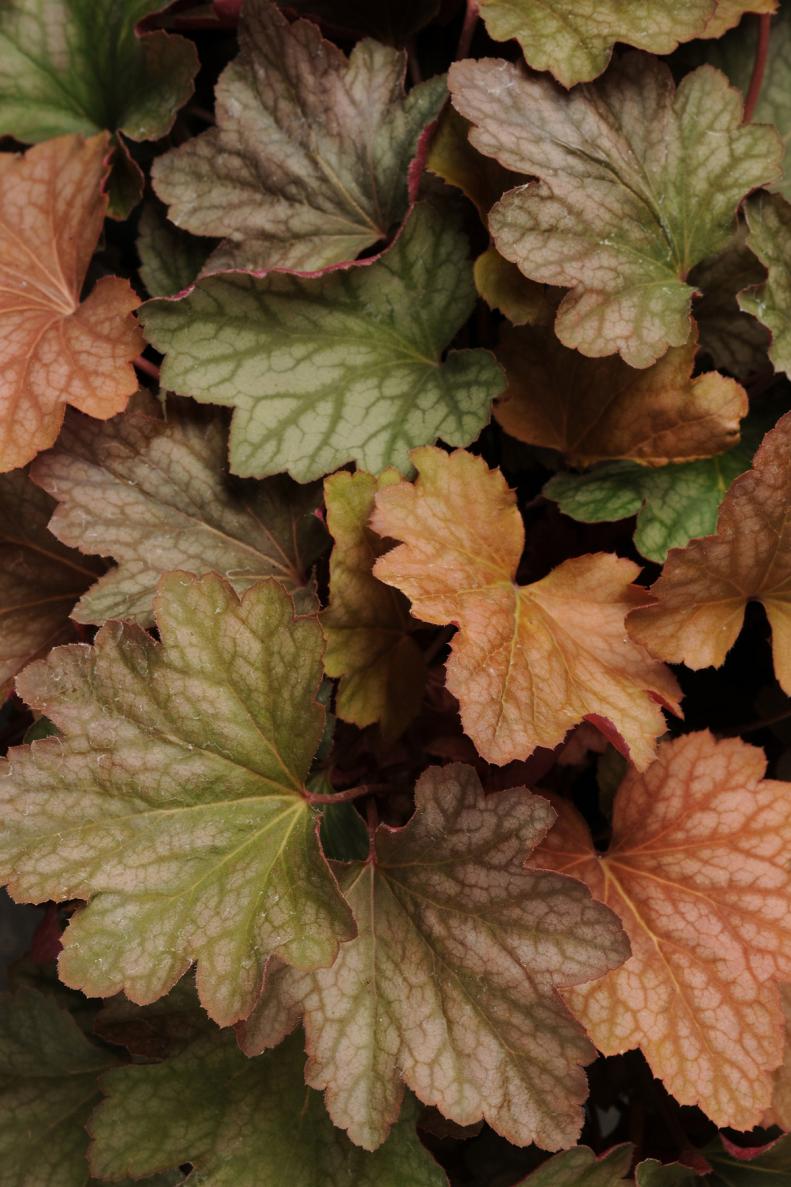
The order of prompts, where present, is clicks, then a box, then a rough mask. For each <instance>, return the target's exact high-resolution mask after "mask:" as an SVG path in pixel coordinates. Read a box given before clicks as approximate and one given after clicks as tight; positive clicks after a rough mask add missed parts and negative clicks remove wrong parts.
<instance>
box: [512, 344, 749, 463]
mask: <svg viewBox="0 0 791 1187" xmlns="http://www.w3.org/2000/svg"><path fill="white" fill-rule="evenodd" d="M696 350H697V339H696V337H693V338H691V339H690V341H689V342H688V343H687V344H686V346H678V347H675V348H673V349H671V350H669V351H668V352H667V354H665V355H663V356H662V358H661V359H659V361H658V362H656V363H654V364H653V366H651V367H648V368H646V369H645V370H642V371H637V370H635V369H634V368H633V367H630V366H628V365H627V364H626V363H625V362H624V361H623V360H622V359H621V358H620V357H619V356H618V355H611V356H609V357H607V358H601V359H590V358H586V357H585V355H582V354H580V353H579V351H577V350H569V348H568V347H567V346H564V345H563V343H562V342H559V341H558V339H557V338H555V336H554V334H551V333H549V334H548V333H546V331H542V330H538V329H531V328H529V327H525V328H523V329H519V330H515V329H510V328H509V327H506V329H505V331H504V333H503V336H502V341H501V344H500V347H499V348H498V350H497V357H498V359H499V360H500V362H501V363H502V364H503V366H504V367H505V370H506V373H507V375H508V389H507V391H506V392H505V394H504V396H502V397H501V399H500V400H498V402H497V403H496V404H495V409H494V414H495V416H496V418H497V420H498V421H499V422H500V424H501V425H502V426H503V428H504V429H505V431H506V432H507V433H510V434H511V436H512V437H516V438H517V439H518V440H519V441H526V442H527V443H528V444H529V445H543V446H545V447H546V448H548V449H557V450H558V451H559V452H560V453H563V454H565V456H566V457H567V458H568V459H569V461H571V463H572V464H573V465H581V466H589V465H591V463H592V462H597V461H604V460H608V461H611V460H615V459H629V460H634V461H639V462H642V463H643V464H644V465H648V466H663V465H665V463H667V462H682V461H684V462H688V461H692V460H694V459H696V458H704V457H711V456H712V455H713V454H715V453H722V452H723V451H724V450H726V449H730V448H731V446H733V445H735V444H736V443H737V442H738V440H739V421H740V420H741V418H742V417H743V416H745V415H746V413H747V394H746V392H745V390H744V388H743V387H742V386H741V384H739V383H737V382H736V380H735V379H728V378H726V376H724V375H720V374H719V373H718V372H717V371H711V372H708V373H706V374H704V375H698V376H697V377H696V378H695V379H693V378H692V370H693V367H694V365H695V352H696Z"/></svg>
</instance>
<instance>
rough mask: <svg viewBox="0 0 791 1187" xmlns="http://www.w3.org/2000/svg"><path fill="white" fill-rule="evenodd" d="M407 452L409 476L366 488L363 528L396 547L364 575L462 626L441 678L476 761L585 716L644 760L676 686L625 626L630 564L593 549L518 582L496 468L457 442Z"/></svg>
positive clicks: (427, 614) (520, 752) (540, 742)
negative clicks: (449, 448) (451, 449)
mask: <svg viewBox="0 0 791 1187" xmlns="http://www.w3.org/2000/svg"><path fill="white" fill-rule="evenodd" d="M412 461H413V463H414V465H415V466H416V468H417V470H418V473H419V478H418V480H417V482H416V483H415V484H414V485H412V484H411V483H408V482H401V483H399V484H398V485H397V486H391V487H389V488H388V489H387V490H383V491H380V492H379V494H378V495H377V497H376V511H375V512H374V515H373V518H372V521H371V522H372V525H373V527H374V528H375V529H376V531H378V532H379V533H380V535H383V536H390V537H393V538H394V539H397V540H401V541H403V543H402V545H401V547H399V548H396V549H394V550H393V551H392V552H389V553H387V555H386V556H384V557H382V558H381V559H380V560H378V561H377V563H376V565H375V567H374V574H375V575H376V576H377V577H378V578H379V579H380V580H381V581H385V582H387V584H388V585H394V586H396V587H397V588H398V589H400V590H402V591H403V592H404V593H405V594H406V596H407V597H408V598H410V600H411V602H412V612H413V614H415V615H416V616H417V617H418V618H421V619H423V621H424V622H431V623H436V624H445V623H453V624H455V625H456V626H458V627H459V628H460V629H459V633H458V636H457V638H456V639H455V640H454V644H453V648H452V651H451V656H450V659H449V661H448V665H447V684H448V688H449V689H450V691H451V692H452V693H453V695H454V696H456V697H457V698H458V699H459V702H460V705H461V718H462V724H463V726H464V729H465V730H466V732H467V733H468V734H469V736H470V737H471V738H472V740H473V742H474V743H475V745H476V747H477V748H478V751H479V753H480V754H481V755H482V757H483V758H485V759H487V760H488V761H489V762H495V763H507V762H510V761H511V760H513V759H521V758H525V757H526V756H527V755H528V754H530V753H531V752H532V751H533V750H534V749H535V748H536V747H537V746H547V747H553V746H556V745H557V744H558V743H559V742H561V741H562V740H563V737H564V735H565V734H566V732H567V730H569V729H571V727H572V726H574V725H577V724H578V722H580V721H583V720H588V721H592V722H593V723H594V724H595V725H597V726H599V728H601V729H602V730H603V731H604V732H605V733H607V734H608V735H614V736H615V737H617V739H618V744H619V745H620V746H621V747H622V748H623V749H624V750H625V751H626V752H627V753H629V754H631V756H632V758H633V760H634V762H635V763H636V765H637V766H638V767H640V768H641V769H642V768H643V767H645V766H647V765H648V763H649V762H650V761H651V759H652V758H653V755H654V741H655V738H656V737H657V735H659V734H661V733H662V732H663V730H664V720H663V717H662V712H661V709H660V707H659V706H660V704H665V705H667V706H668V707H669V708H671V709H674V710H676V709H677V707H678V700H679V696H680V694H679V691H678V687H677V685H676V682H675V680H674V679H673V677H672V675H671V674H670V672H669V671H668V670H667V669H666V668H664V667H663V666H662V665H661V664H657V663H654V662H653V661H652V660H651V659H650V657H649V656H648V655H647V654H646V653H645V652H644V651H643V649H642V648H641V647H638V646H636V645H635V644H634V643H633V642H632V641H631V640H629V639H628V638H627V636H626V630H625V627H624V620H625V616H626V614H627V613H628V612H629V610H631V609H633V608H634V607H636V606H640V605H642V604H644V602H645V598H646V594H645V593H644V591H642V590H640V589H637V588H636V587H635V586H633V585H632V582H633V581H634V579H635V577H636V576H637V574H638V572H639V569H638V567H637V565H635V564H633V563H632V562H631V561H628V560H623V559H621V558H619V557H616V556H611V555H607V554H603V553H599V554H597V555H593V556H583V557H575V558H573V559H571V560H567V561H564V562H563V564H562V565H559V566H558V567H557V568H556V569H554V570H553V571H552V572H551V573H550V574H549V575H548V576H547V577H544V578H543V579H542V580H541V581H536V582H534V583H533V584H532V585H525V586H520V585H517V584H516V583H515V577H516V571H517V567H518V565H519V560H520V557H521V554H522V548H523V545H524V526H523V523H522V517H521V515H520V514H519V510H518V508H517V506H516V498H515V495H514V493H513V491H511V490H509V489H508V487H507V485H506V482H505V479H504V478H503V475H502V474H501V473H500V472H499V471H497V470H489V469H488V467H487V466H486V464H485V462H483V461H482V459H480V458H477V457H474V456H473V455H472V454H469V453H465V452H464V451H463V450H456V452H455V453H453V454H450V455H448V454H446V453H443V451H442V450H440V449H436V448H433V447H430V446H429V447H426V448H423V449H416V450H414V451H413V453H412Z"/></svg>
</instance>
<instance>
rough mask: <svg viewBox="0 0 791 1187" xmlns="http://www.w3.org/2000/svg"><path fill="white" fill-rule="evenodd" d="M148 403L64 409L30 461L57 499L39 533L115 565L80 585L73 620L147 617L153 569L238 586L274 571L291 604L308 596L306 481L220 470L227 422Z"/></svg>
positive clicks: (317, 539) (315, 547)
mask: <svg viewBox="0 0 791 1187" xmlns="http://www.w3.org/2000/svg"><path fill="white" fill-rule="evenodd" d="M158 412H159V408H158V405H157V404H156V402H155V401H154V400H150V401H147V402H145V403H143V402H142V401H141V402H139V403H138V406H137V408H136V409H135V410H134V411H127V412H126V413H123V414H122V415H121V416H116V417H114V418H113V419H112V420H109V421H97V420H94V419H92V418H89V417H85V416H80V415H79V414H75V415H74V416H71V417H69V418H68V420H67V421H66V425H65V428H64V430H63V431H62V433H61V435H60V437H59V439H58V442H57V445H56V446H55V448H54V449H52V450H50V451H49V452H48V453H46V454H44V455H43V456H42V457H41V458H40V459H39V461H38V462H37V465H36V470H35V481H36V482H37V483H38V484H39V485H40V486H42V487H44V489H45V490H47V491H49V492H50V493H51V494H52V495H54V496H55V498H57V500H58V506H57V509H56V510H55V513H54V515H53V516H52V520H51V528H50V530H51V531H52V532H53V533H54V535H55V536H57V538H58V539H59V540H61V541H62V542H64V543H68V544H71V545H72V546H73V547H75V548H79V549H81V551H83V552H88V553H100V554H101V555H102V556H106V557H113V558H114V559H115V560H116V561H117V562H118V563H117V564H116V566H115V567H114V568H112V569H111V570H110V571H109V572H108V573H106V574H105V575H104V577H102V578H101V580H99V581H97V582H96V584H95V585H93V586H92V587H91V588H90V589H89V590H88V591H87V593H85V594H83V596H82V597H81V598H80V600H79V602H78V604H77V606H76V607H75V609H74V611H73V612H72V616H73V618H74V619H75V620H76V621H77V622H86V623H97V624H98V623H103V622H105V621H106V620H107V619H108V618H126V619H132V620H133V621H134V622H139V623H141V624H142V625H144V626H149V625H150V624H151V623H152V622H153V611H152V607H153V599H154V592H155V590H156V585H157V582H158V580H159V578H160V577H161V576H162V574H163V573H165V572H167V571H168V570H171V569H183V570H185V571H187V572H190V573H205V572H207V571H209V570H213V571H214V572H216V573H220V574H221V575H222V576H224V577H225V578H226V579H227V580H228V581H229V582H230V583H231V585H232V586H233V587H234V589H235V590H236V591H237V593H242V592H243V591H244V590H246V589H249V587H250V586H251V585H255V584H256V582H258V581H261V580H262V579H263V578H265V577H276V578H277V579H278V581H280V582H281V583H282V584H283V585H284V586H285V587H286V589H287V590H288V591H289V592H290V593H292V594H294V595H295V597H296V599H297V603H298V607H299V609H301V610H310V609H311V608H312V607H313V603H314V601H315V595H314V593H313V591H312V590H311V589H310V588H309V587H308V585H307V582H308V578H309V571H310V565H311V563H312V562H313V560H314V559H315V558H316V555H317V554H318V552H319V551H320V550H321V548H322V547H323V545H324V542H325V540H326V532H325V531H324V529H323V527H322V525H321V523H320V522H319V520H318V519H317V517H316V516H315V515H314V514H313V512H314V511H315V509H316V508H317V507H318V505H319V503H320V502H321V491H320V489H319V488H318V487H316V486H307V487H298V486H297V485H296V484H295V483H293V482H292V481H291V480H290V479H288V478H272V479H269V480H268V481H267V482H264V483H252V482H243V481H241V480H239V479H232V478H230V477H229V476H228V474H227V473H226V461H225V457H226V436H227V434H226V428H225V423H224V420H223V417H222V416H221V415H220V414H218V413H217V411H216V410H214V409H211V410H210V409H204V408H199V407H197V406H196V405H195V404H194V403H193V402H191V401H186V400H171V401H170V403H169V405H168V409H167V419H166V420H163V419H161V417H160V416H159V415H151V414H152V413H158Z"/></svg>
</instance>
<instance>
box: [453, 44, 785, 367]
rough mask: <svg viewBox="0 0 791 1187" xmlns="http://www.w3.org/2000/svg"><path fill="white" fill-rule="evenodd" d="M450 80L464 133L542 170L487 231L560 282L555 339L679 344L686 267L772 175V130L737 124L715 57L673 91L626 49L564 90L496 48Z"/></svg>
mask: <svg viewBox="0 0 791 1187" xmlns="http://www.w3.org/2000/svg"><path fill="white" fill-rule="evenodd" d="M449 85H450V89H451V94H452V97H453V102H454V105H455V107H456V109H457V110H458V111H459V112H460V113H461V114H462V115H463V116H465V118H466V119H468V120H470V122H471V123H472V125H473V127H472V131H471V132H470V139H471V141H472V143H473V145H474V146H475V147H476V148H477V149H478V150H479V151H480V152H482V153H484V154H485V155H486V156H490V157H494V158H495V159H496V160H498V161H499V162H500V164H502V165H505V166H506V167H507V168H509V169H513V170H516V171H517V172H519V173H522V174H528V175H531V176H532V177H534V178H536V179H537V180H534V181H531V182H529V183H528V184H527V185H522V186H518V187H517V188H515V189H512V190H510V191H509V192H508V193H507V194H505V196H504V197H503V198H502V199H501V200H500V201H499V202H498V203H497V205H496V206H494V208H493V209H492V210H491V211H490V213H489V229H490V231H491V233H492V235H493V237H494V242H495V246H496V247H497V248H498V250H499V251H500V252H501V253H502V255H504V256H505V257H506V258H507V259H509V260H512V261H513V262H514V263H516V264H518V265H519V267H520V269H521V270H522V272H524V273H525V275H526V276H529V277H530V278H531V279H533V280H538V281H542V282H544V283H545V284H553V285H563V286H566V287H568V288H570V290H571V291H570V292H569V293H568V294H567V295H566V296H565V297H564V299H563V301H562V302H561V304H560V307H559V309H558V313H557V317H556V320H555V330H556V332H557V335H558V337H559V338H560V340H561V342H563V343H564V344H565V345H566V346H569V347H574V348H576V349H577V350H580V351H581V352H582V353H583V354H586V355H590V356H592V357H595V358H599V357H601V356H602V355H608V354H615V353H616V352H617V353H620V354H621V356H622V357H623V359H624V361H625V362H627V363H629V364H630V365H631V366H633V367H647V366H649V365H650V364H651V363H653V362H654V361H655V360H656V359H658V358H659V357H660V356H661V355H663V354H664V353H665V351H666V350H667V349H668V347H669V346H683V345H684V343H685V342H686V341H687V339H688V338H689V335H690V329H691V327H690V302H691V299H692V297H693V295H694V292H695V289H694V287H693V285H691V284H689V283H688V282H687V277H688V275H689V272H690V270H691V269H692V268H693V267H694V266H695V264H698V263H699V262H700V261H701V260H704V259H706V258H707V257H708V256H712V255H715V254H716V253H717V252H719V251H721V250H722V248H723V247H724V246H725V245H726V244H727V243H728V241H729V239H730V237H731V234H732V232H733V229H734V223H735V216H736V212H737V209H738V207H739V204H740V203H741V201H742V200H743V199H744V198H745V197H746V195H747V194H749V193H750V191H751V190H753V189H755V188H756V187H757V186H760V185H763V184H764V183H766V182H768V181H771V180H772V179H773V178H774V177H776V176H777V174H778V172H779V170H780V160H781V151H782V145H781V142H780V139H779V137H778V135H777V133H776V132H775V131H774V129H772V128H769V127H762V126H759V125H753V124H750V125H745V124H743V122H742V114H743V112H742V100H741V96H740V95H739V93H738V92H737V91H736V90H735V89H734V88H733V87H731V86H730V84H729V82H728V80H727V78H726V77H725V75H724V74H721V73H720V72H719V71H717V70H714V69H713V68H712V67H709V66H703V67H701V68H700V69H699V70H695V71H693V72H692V73H691V74H687V75H686V76H685V77H684V78H683V79H682V81H681V83H680V84H679V86H678V89H676V88H675V85H674V83H673V79H672V76H671V73H670V70H669V69H668V67H667V66H665V65H664V63H662V62H659V61H657V59H655V58H650V57H648V56H646V55H641V54H636V53H631V54H627V55H625V56H624V57H623V58H621V59H619V61H618V62H617V63H616V64H615V65H614V66H613V67H612V69H611V70H609V71H608V72H607V74H606V75H605V77H604V78H603V79H601V80H600V81H598V82H596V83H595V84H591V85H588V86H582V87H577V88H575V89H574V90H573V91H571V92H566V91H564V90H563V89H562V88H561V87H559V86H558V85H557V84H556V83H553V82H552V81H551V80H549V79H547V78H541V77H538V76H535V75H526V74H525V72H524V71H523V70H522V69H521V68H520V67H519V66H517V65H515V64H513V63H510V62H504V61H500V60H498V59H491V58H490V59H484V60H482V61H477V62H474V61H464V62H456V63H455V64H454V65H453V67H452V68H451V71H450V75H449Z"/></svg>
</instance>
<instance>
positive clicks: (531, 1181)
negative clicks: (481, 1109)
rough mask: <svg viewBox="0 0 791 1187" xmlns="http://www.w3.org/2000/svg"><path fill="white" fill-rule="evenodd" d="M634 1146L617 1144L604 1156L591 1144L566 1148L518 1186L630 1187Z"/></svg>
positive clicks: (517, 1186)
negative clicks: (594, 1150)
mask: <svg viewBox="0 0 791 1187" xmlns="http://www.w3.org/2000/svg"><path fill="white" fill-rule="evenodd" d="M633 1153H634V1147H633V1146H631V1145H623V1146H614V1147H613V1149H612V1150H608V1151H607V1153H606V1154H602V1156H601V1157H600V1158H597V1156H596V1155H595V1154H594V1153H593V1151H592V1150H590V1149H588V1147H587V1146H575V1148H574V1149H573V1150H564V1151H563V1153H562V1154H556V1155H555V1157H554V1158H550V1159H548V1160H547V1161H546V1162H543V1163H542V1164H541V1166H540V1167H539V1168H538V1170H535V1171H533V1173H532V1174H530V1175H528V1176H527V1178H526V1179H522V1180H520V1182H519V1183H517V1184H516V1187H626V1176H627V1175H628V1173H629V1167H630V1166H631V1164H632V1155H633Z"/></svg>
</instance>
